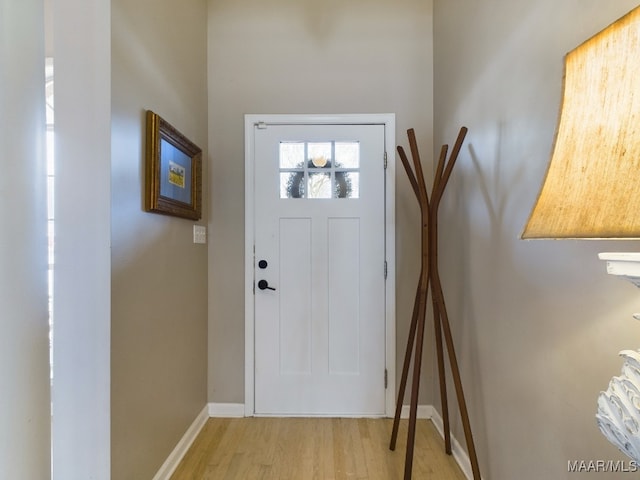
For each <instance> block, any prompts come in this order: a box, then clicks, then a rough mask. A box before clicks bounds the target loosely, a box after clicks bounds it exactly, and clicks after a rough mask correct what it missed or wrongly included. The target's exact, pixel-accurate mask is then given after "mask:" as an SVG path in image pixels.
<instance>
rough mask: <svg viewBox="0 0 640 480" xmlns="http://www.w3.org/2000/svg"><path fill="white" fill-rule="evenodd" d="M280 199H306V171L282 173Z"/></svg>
mask: <svg viewBox="0 0 640 480" xmlns="http://www.w3.org/2000/svg"><path fill="white" fill-rule="evenodd" d="M280 198H304V171H300V172H280Z"/></svg>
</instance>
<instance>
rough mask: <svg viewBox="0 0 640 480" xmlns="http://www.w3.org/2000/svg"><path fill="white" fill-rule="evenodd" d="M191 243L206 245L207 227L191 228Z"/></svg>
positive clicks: (195, 226)
mask: <svg viewBox="0 0 640 480" xmlns="http://www.w3.org/2000/svg"><path fill="white" fill-rule="evenodd" d="M193 243H207V227H205V226H204V225H194V226H193Z"/></svg>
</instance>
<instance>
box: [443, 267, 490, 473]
mask: <svg viewBox="0 0 640 480" xmlns="http://www.w3.org/2000/svg"><path fill="white" fill-rule="evenodd" d="M431 286H432V293H433V294H434V295H435V296H436V297H437V299H438V303H439V305H440V313H441V318H442V331H443V334H444V339H445V342H446V344H447V353H448V354H449V365H450V366H451V374H452V377H453V384H454V387H455V390H456V397H457V398H458V407H459V411H460V417H461V419H462V427H463V430H464V437H465V441H466V443H467V450H468V451H469V460H470V462H471V471H472V472H473V478H474V479H475V480H480V467H479V465H478V456H477V454H476V447H475V444H474V442H473V434H472V433H471V422H470V421H469V413H468V410H467V402H466V401H465V398H464V390H463V388H462V380H461V379H460V369H459V368H458V360H457V358H456V352H455V347H454V345H453V337H452V335H451V327H450V325H449V318H448V316H447V310H446V308H445V305H444V295H443V293H442V287H441V285H440V279H439V277H438V275H437V273H436V275H435V276H434V280H433V281H432V284H431Z"/></svg>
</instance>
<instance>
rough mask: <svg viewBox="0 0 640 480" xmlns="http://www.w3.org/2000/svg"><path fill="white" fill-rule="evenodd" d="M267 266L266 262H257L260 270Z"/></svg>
mask: <svg viewBox="0 0 640 480" xmlns="http://www.w3.org/2000/svg"><path fill="white" fill-rule="evenodd" d="M268 265H269V264H268V263H267V261H266V260H260V261H259V262H258V267H260V268H262V269H265V268H267V266H268Z"/></svg>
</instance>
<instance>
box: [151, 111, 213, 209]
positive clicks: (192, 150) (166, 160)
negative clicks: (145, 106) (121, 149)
mask: <svg viewBox="0 0 640 480" xmlns="http://www.w3.org/2000/svg"><path fill="white" fill-rule="evenodd" d="M145 177H146V178H145V185H146V186H145V210H146V211H148V212H155V213H162V214H165V215H173V216H176V217H182V218H189V219H191V220H199V219H200V217H201V216H202V150H201V149H200V148H198V147H197V146H196V145H195V144H193V143H192V142H191V141H189V140H188V139H187V138H186V137H185V136H184V135H182V134H181V133H180V132H179V131H178V130H176V129H175V128H174V127H173V126H171V125H170V124H169V122H167V121H166V120H164V119H163V118H162V117H161V116H160V115H158V114H156V113H154V112H152V111H151V110H147V151H146V175H145Z"/></svg>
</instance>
